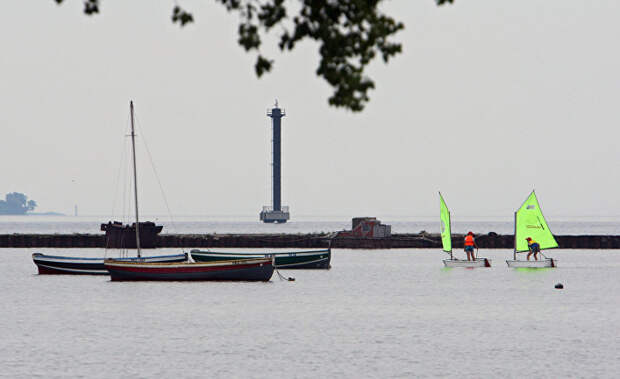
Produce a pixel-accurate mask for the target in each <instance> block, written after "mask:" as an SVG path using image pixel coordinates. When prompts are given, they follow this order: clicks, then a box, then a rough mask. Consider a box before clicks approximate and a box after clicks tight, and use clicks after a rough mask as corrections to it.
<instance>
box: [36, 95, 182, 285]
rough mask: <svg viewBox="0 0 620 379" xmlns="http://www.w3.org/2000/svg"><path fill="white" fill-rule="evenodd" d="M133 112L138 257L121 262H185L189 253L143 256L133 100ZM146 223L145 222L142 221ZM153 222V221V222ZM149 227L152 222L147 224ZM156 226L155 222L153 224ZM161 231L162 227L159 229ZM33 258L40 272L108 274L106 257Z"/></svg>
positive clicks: (41, 256) (122, 259) (130, 105)
mask: <svg viewBox="0 0 620 379" xmlns="http://www.w3.org/2000/svg"><path fill="white" fill-rule="evenodd" d="M129 112H130V114H131V134H130V136H131V152H132V163H133V190H134V205H135V217H136V222H135V223H134V225H133V226H132V230H133V232H134V233H135V241H134V242H135V245H136V249H137V250H136V255H137V256H136V257H128V258H119V259H117V260H118V261H120V262H183V261H186V260H187V253H181V254H175V255H164V256H151V257H142V254H141V244H140V234H141V232H140V225H141V223H140V219H139V214H138V173H137V168H136V142H135V137H136V134H135V131H134V111H133V101H131V102H130V103H129ZM142 224H144V223H142ZM151 224H152V223H151ZM147 225H148V226H149V227H150V226H151V225H150V224H147ZM153 227H154V224H153ZM159 230H160V231H161V229H159ZM32 260H33V262H34V263H35V265H36V266H37V268H38V270H39V274H73V275H76V274H78V275H106V274H108V271H107V269H106V268H105V265H104V260H105V258H101V257H99V258H87V257H66V256H56V255H45V254H41V253H34V254H32Z"/></svg>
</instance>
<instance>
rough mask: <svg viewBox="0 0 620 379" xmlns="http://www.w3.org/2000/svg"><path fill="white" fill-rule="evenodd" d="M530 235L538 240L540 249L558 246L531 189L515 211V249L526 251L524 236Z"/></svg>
mask: <svg viewBox="0 0 620 379" xmlns="http://www.w3.org/2000/svg"><path fill="white" fill-rule="evenodd" d="M527 237H531V238H532V239H533V240H534V241H536V242H538V244H539V245H540V248H541V249H551V248H554V247H558V243H557V242H556V240H555V238H553V234H551V230H549V227H548V226H547V221H545V217H544V216H543V214H542V211H541V210H540V205H539V204H538V199H537V198H536V193H534V191H532V193H531V194H530V196H529V197H528V198H527V200H525V203H523V205H521V208H519V210H518V211H517V212H516V213H515V250H516V251H528V250H529V249H528V247H527V241H526V238H527Z"/></svg>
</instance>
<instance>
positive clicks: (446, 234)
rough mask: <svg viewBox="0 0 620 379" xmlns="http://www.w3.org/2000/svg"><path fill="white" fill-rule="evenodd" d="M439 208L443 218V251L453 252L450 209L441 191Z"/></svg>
mask: <svg viewBox="0 0 620 379" xmlns="http://www.w3.org/2000/svg"><path fill="white" fill-rule="evenodd" d="M439 209H440V213H439V214H440V218H441V244H442V245H443V251H445V252H447V253H452V230H451V227H450V210H448V206H447V205H446V202H445V201H444V200H443V196H441V192H440V193H439Z"/></svg>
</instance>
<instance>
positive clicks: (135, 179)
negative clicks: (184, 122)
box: [129, 100, 140, 258]
mask: <svg viewBox="0 0 620 379" xmlns="http://www.w3.org/2000/svg"><path fill="white" fill-rule="evenodd" d="M129 109H130V113H131V153H132V156H133V194H134V199H135V205H136V248H137V249H138V258H140V219H139V217H138V171H137V169H136V133H134V128H133V122H134V121H133V100H132V101H130V102H129Z"/></svg>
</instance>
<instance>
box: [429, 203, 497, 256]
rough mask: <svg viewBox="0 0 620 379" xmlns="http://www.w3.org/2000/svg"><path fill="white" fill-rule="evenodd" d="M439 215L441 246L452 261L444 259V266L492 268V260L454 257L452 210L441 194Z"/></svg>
mask: <svg viewBox="0 0 620 379" xmlns="http://www.w3.org/2000/svg"><path fill="white" fill-rule="evenodd" d="M439 209H440V212H439V215H440V218H441V244H442V246H443V251H444V252H446V253H449V254H450V259H444V260H443V264H444V266H446V267H491V260H490V259H487V258H480V257H476V259H475V260H473V261H470V260H467V259H457V258H454V256H453V255H452V228H451V225H450V210H448V206H447V205H446V202H445V201H444V200H443V196H441V192H440V193H439Z"/></svg>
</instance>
